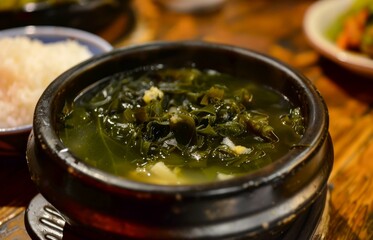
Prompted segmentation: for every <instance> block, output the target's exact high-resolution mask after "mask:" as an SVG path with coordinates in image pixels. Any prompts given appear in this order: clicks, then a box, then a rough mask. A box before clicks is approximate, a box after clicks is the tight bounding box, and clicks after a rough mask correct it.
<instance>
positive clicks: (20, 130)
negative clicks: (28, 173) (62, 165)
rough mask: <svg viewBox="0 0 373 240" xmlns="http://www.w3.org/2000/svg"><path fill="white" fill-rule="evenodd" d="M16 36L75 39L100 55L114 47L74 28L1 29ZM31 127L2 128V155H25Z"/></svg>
mask: <svg viewBox="0 0 373 240" xmlns="http://www.w3.org/2000/svg"><path fill="white" fill-rule="evenodd" d="M15 36H27V37H29V38H32V39H38V40H40V41H42V42H43V43H52V42H58V41H64V40H67V39H74V40H76V41H78V42H79V44H81V45H84V46H86V47H87V48H88V49H89V51H90V52H91V53H92V55H98V54H101V53H104V52H108V51H110V50H112V49H113V47H112V46H111V45H110V44H109V43H108V42H107V41H106V40H104V39H102V38H101V37H99V36H97V35H94V34H92V33H89V32H86V31H82V30H78V29H73V28H66V27H57V26H26V27H19V28H11V29H6V30H2V31H0V38H4V37H15ZM0 51H1V49H0ZM66 70H67V69H66ZM52 80H53V79H52ZM52 80H51V81H52ZM31 128H32V123H31V122H30V124H27V125H23V126H17V127H11V128H0V157H8V158H12V157H20V156H24V155H25V151H26V144H27V138H28V135H29V134H30V131H31Z"/></svg>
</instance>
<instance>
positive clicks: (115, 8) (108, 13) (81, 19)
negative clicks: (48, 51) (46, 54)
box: [0, 0, 133, 43]
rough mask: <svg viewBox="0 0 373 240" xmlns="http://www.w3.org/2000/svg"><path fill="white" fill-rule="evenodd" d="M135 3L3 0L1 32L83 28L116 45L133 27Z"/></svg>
mask: <svg viewBox="0 0 373 240" xmlns="http://www.w3.org/2000/svg"><path fill="white" fill-rule="evenodd" d="M130 3H131V0H1V1H0V29H6V28H14V27H19V26H26V25H53V26H65V27H71V28H77V29H82V30H85V31H88V32H92V33H95V34H97V35H100V36H101V37H103V38H104V39H106V40H107V41H109V42H111V43H113V42H115V41H117V40H118V39H119V38H121V37H122V36H124V35H126V34H127V33H128V32H129V31H130V29H131V28H132V25H133V16H132V12H131V8H130Z"/></svg>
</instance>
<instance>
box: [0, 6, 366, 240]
mask: <svg viewBox="0 0 373 240" xmlns="http://www.w3.org/2000/svg"><path fill="white" fill-rule="evenodd" d="M313 2H315V1H311V0H303V1H302V0H276V1H274V0H253V1H248V0H227V1H226V3H225V4H224V5H223V6H222V7H221V8H219V9H214V10H213V11H209V12H199V13H179V12H175V11H171V10H168V9H165V8H164V7H162V6H160V5H158V4H155V3H154V2H153V1H152V0H134V1H133V4H132V5H133V6H132V10H133V17H134V26H133V29H132V30H131V31H130V32H129V33H128V34H127V35H126V36H124V37H123V38H121V39H120V40H118V41H116V42H113V44H114V45H115V46H116V47H125V46H128V45H133V44H142V43H147V42H151V41H159V40H161V41H177V40H191V39H193V40H196V39H197V40H204V41H211V42H219V43H225V44H231V45H236V46H241V47H245V48H249V49H253V50H255V51H259V52H262V53H265V54H268V55H271V56H273V57H275V58H278V59H280V60H281V61H283V62H285V63H287V64H289V65H291V66H293V67H294V68H296V69H297V70H298V71H300V72H301V73H303V74H304V75H305V76H306V77H308V78H309V79H310V80H311V81H312V82H313V83H314V84H315V85H316V87H317V89H318V90H319V91H320V93H321V95H322V96H323V97H324V99H325V101H326V104H327V106H328V109H329V115H330V125H329V131H330V134H331V137H332V141H333V145H334V154H335V159H334V167H333V171H332V173H331V176H330V180H329V185H330V188H331V191H330V203H329V216H330V218H329V222H328V223H327V229H328V231H327V233H326V234H325V236H324V239H326V240H336V239H341V240H355V239H356V240H357V239H373V111H372V106H373V76H372V79H368V78H364V77H362V76H358V75H355V74H354V73H351V72H348V71H347V70H345V69H343V68H341V67H340V66H338V65H336V64H334V63H333V62H331V61H329V60H327V59H325V58H323V57H322V56H320V55H319V54H318V52H316V51H315V50H314V49H313V48H312V47H311V46H310V45H309V43H308V42H307V39H306V38H305V35H304V33H303V29H302V21H303V17H304V13H305V11H306V10H307V9H308V7H309V6H310V5H311V4H312V3H313ZM120 28H121V25H118V29H115V28H113V29H111V31H121V29H120ZM105 34H108V33H103V34H102V35H103V36H104V37H105ZM372 68H373V66H372ZM36 193H37V190H36V189H35V187H34V185H33V183H32V182H31V180H30V178H29V175H28V170H27V165H26V161H25V159H7V158H6V157H5V158H4V157H2V158H1V159H0V239H8V240H15V239H17V240H23V239H27V240H28V239H29V237H28V235H27V233H26V232H25V230H24V225H23V214H24V210H25V208H26V207H27V205H28V203H29V201H30V200H31V198H32V197H33V196H34V195H35V194H36Z"/></svg>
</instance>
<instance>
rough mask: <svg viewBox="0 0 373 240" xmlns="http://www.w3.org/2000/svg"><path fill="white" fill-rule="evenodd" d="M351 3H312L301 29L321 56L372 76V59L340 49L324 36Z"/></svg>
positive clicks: (327, 0) (339, 0) (334, 0)
mask: <svg viewBox="0 0 373 240" xmlns="http://www.w3.org/2000/svg"><path fill="white" fill-rule="evenodd" d="M352 4H353V0H325V1H317V2H315V3H313V4H312V5H311V6H310V7H309V9H308V10H307V12H306V14H305V17H304V21H303V29H304V32H305V35H306V37H307V39H308V40H309V42H310V44H311V45H312V46H313V47H314V48H315V49H316V50H317V51H319V52H320V53H321V54H322V55H323V56H325V57H326V58H328V59H329V60H331V61H333V62H335V63H336V64H338V65H340V66H342V67H344V68H346V69H348V70H350V71H352V72H355V73H357V74H361V75H363V76H367V77H369V78H372V74H373V67H372V66H373V59H371V58H369V57H368V56H366V55H363V54H360V53H355V52H351V51H347V50H344V49H341V48H339V47H338V46H337V45H336V44H335V43H333V42H332V41H331V40H329V39H328V38H327V37H326V29H327V28H328V27H329V26H330V25H331V24H332V23H333V21H336V19H337V18H338V17H339V16H340V15H341V14H343V13H344V12H345V11H346V10H347V9H348V8H349V7H350V6H351V5H352Z"/></svg>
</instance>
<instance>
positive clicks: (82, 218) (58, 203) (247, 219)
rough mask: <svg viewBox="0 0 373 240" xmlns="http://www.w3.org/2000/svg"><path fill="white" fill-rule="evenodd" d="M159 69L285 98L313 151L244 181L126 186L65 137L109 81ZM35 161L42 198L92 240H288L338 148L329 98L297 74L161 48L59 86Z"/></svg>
mask: <svg viewBox="0 0 373 240" xmlns="http://www.w3.org/2000/svg"><path fill="white" fill-rule="evenodd" d="M154 64H165V65H167V66H172V67H182V66H190V65H191V64H195V66H197V67H198V68H201V69H214V70H217V71H219V72H224V73H228V74H231V75H233V76H239V77H240V78H245V79H248V81H249V80H252V81H257V82H259V83H261V84H265V85H267V86H269V87H271V88H273V89H276V90H278V91H280V92H282V93H283V94H284V95H285V96H286V97H287V98H289V100H290V101H292V102H293V103H294V104H295V105H299V106H301V109H302V112H303V115H304V117H305V128H306V130H305V133H304V136H303V137H302V139H301V140H300V142H299V146H303V147H298V148H293V149H291V150H290V151H289V152H288V153H287V154H286V155H284V156H283V157H281V158H279V159H277V160H275V161H274V162H273V163H272V164H270V165H268V166H266V167H264V168H262V169H260V170H258V171H256V172H253V173H250V174H248V175H245V176H242V177H236V178H233V179H230V180H225V181H219V182H214V183H208V184H200V185H183V186H163V185H162V186H161V185H153V184H146V183H140V182H134V181H131V180H126V179H123V178H120V177H117V176H114V175H111V174H109V173H106V172H103V171H100V170H98V169H95V168H94V167H91V166H89V165H86V164H85V163H83V162H82V161H80V159H78V158H77V157H75V156H74V154H73V153H71V152H70V151H69V150H68V149H67V148H66V147H65V146H64V145H63V144H62V142H61V141H60V139H59V137H58V135H57V133H56V129H57V126H56V119H57V117H58V115H59V113H60V112H61V110H62V108H63V106H64V102H65V101H66V99H72V98H74V97H75V96H77V94H79V92H80V91H82V90H83V89H84V88H86V87H87V86H90V85H91V84H93V83H95V82H96V81H98V80H100V79H102V78H104V77H106V76H110V75H112V74H114V73H118V72H122V71H125V70H131V69H134V68H138V67H141V66H146V65H154ZM27 156H28V164H29V169H30V173H31V177H32V179H33V181H34V182H35V184H36V185H37V187H38V189H39V191H40V193H41V194H42V195H43V196H44V198H45V199H46V200H47V201H48V202H50V203H51V204H52V205H53V206H54V207H55V208H56V209H58V210H59V212H60V213H61V214H62V215H63V217H64V218H65V219H66V222H67V224H68V225H69V226H70V227H71V228H72V229H75V231H76V232H77V233H79V234H82V235H84V236H85V237H84V239H86V238H92V239H111V238H115V237H119V238H121V239H123V238H124V239H241V238H243V239H278V238H279V237H281V236H282V234H284V233H286V231H287V229H288V228H289V227H290V226H291V224H292V223H293V222H294V221H295V220H296V219H297V217H298V216H300V215H302V213H303V212H305V211H306V210H307V209H309V207H310V206H311V205H312V203H314V202H315V201H316V200H318V199H319V198H320V196H321V195H322V193H325V189H326V185H327V180H328V177H329V174H330V172H331V169H332V164H333V147H332V143H331V140H330V137H329V134H328V111H327V107H326V105H325V103H324V101H323V99H322V97H321V96H320V94H319V92H318V91H317V90H316V88H315V87H314V86H313V85H312V83H311V82H310V81H309V80H307V79H306V78H305V77H303V76H302V75H301V74H299V73H297V72H296V71H295V70H293V69H292V68H290V67H289V66H286V65H285V64H283V63H281V62H279V61H277V60H275V59H272V58H270V57H268V56H265V55H262V54H260V53H256V52H253V51H250V50H247V49H242V48H238V47H234V46H227V45H217V44H212V43H204V42H159V43H151V44H148V45H142V46H132V47H129V48H123V49H116V50H114V51H112V52H110V53H107V54H104V55H101V56H99V57H95V58H93V59H90V60H87V61H86V62H84V63H82V64H80V65H77V66H76V67H74V68H72V69H70V70H68V71H67V72H65V73H64V74H62V75H61V76H60V77H58V78H57V79H56V80H55V81H54V82H53V83H52V84H51V85H50V86H49V87H48V88H47V89H46V91H45V92H44V93H43V95H42V96H41V98H40V100H39V103H38V105H37V107H36V110H35V116H34V125H33V132H32V134H31V135H30V139H29V142H28V149H27Z"/></svg>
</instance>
